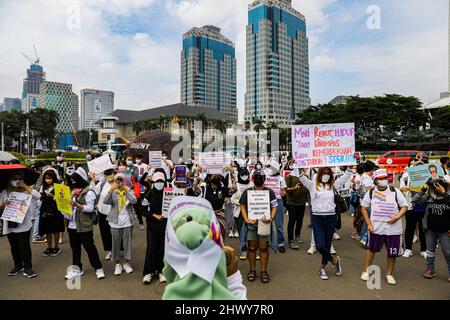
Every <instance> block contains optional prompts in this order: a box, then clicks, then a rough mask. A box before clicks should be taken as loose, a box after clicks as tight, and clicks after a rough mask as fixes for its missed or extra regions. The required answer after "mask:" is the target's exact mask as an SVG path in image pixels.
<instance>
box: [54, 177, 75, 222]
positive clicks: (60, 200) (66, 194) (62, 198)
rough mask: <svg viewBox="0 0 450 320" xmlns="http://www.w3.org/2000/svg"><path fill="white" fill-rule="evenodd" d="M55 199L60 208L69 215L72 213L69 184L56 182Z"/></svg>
mask: <svg viewBox="0 0 450 320" xmlns="http://www.w3.org/2000/svg"><path fill="white" fill-rule="evenodd" d="M54 187H55V201H56V206H57V207H58V210H59V211H60V212H61V213H65V214H68V215H71V214H72V205H71V204H70V196H71V193H70V188H69V187H68V186H65V185H62V184H57V183H55V185H54Z"/></svg>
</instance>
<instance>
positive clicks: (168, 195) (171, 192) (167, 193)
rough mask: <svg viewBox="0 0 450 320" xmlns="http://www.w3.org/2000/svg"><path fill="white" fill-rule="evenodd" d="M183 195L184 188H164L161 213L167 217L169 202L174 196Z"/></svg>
mask: <svg viewBox="0 0 450 320" xmlns="http://www.w3.org/2000/svg"><path fill="white" fill-rule="evenodd" d="M180 196H184V189H174V188H164V194H163V203H162V215H163V217H165V218H167V214H168V212H169V207H170V204H171V203H172V200H173V199H174V198H175V197H180Z"/></svg>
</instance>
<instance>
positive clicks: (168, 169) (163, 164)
mask: <svg viewBox="0 0 450 320" xmlns="http://www.w3.org/2000/svg"><path fill="white" fill-rule="evenodd" d="M166 161H167V162H168V163H169V164H170V165H171V166H173V162H172V160H169V159H167V160H166ZM161 168H163V169H164V171H165V172H166V179H167V180H170V179H172V177H171V176H170V167H169V166H168V165H167V164H166V163H165V162H164V161H163V162H162V164H161Z"/></svg>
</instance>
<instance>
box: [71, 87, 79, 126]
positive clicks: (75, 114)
mask: <svg viewBox="0 0 450 320" xmlns="http://www.w3.org/2000/svg"><path fill="white" fill-rule="evenodd" d="M79 114H80V105H79V101H78V95H77V94H76V93H74V92H72V126H73V130H74V131H78V130H80V115H79Z"/></svg>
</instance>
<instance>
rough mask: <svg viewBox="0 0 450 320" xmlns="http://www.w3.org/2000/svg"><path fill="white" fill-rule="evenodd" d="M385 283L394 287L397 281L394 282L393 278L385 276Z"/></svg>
mask: <svg viewBox="0 0 450 320" xmlns="http://www.w3.org/2000/svg"><path fill="white" fill-rule="evenodd" d="M386 281H387V283H388V284H390V285H392V286H395V285H396V284H397V281H395V279H394V277H393V276H391V275H389V276H386Z"/></svg>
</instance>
